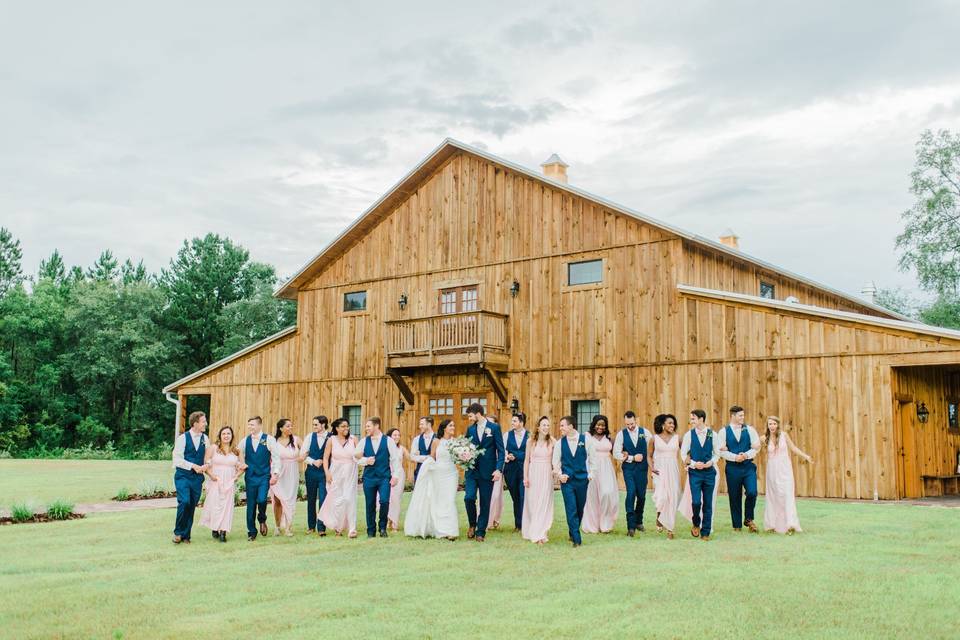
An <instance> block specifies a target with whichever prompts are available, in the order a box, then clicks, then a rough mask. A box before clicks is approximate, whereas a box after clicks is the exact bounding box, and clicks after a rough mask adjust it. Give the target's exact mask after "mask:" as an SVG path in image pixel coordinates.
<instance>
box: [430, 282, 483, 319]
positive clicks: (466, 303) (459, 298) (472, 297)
mask: <svg viewBox="0 0 960 640" xmlns="http://www.w3.org/2000/svg"><path fill="white" fill-rule="evenodd" d="M479 295H480V293H479V288H478V287H477V285H475V284H472V285H468V286H466V287H451V288H450V289H441V290H440V300H439V302H440V307H439V309H437V312H438V313H441V314H447V313H461V312H463V311H476V310H477V309H478V308H479V304H480V298H479Z"/></svg>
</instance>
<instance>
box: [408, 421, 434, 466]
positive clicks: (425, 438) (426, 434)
mask: <svg viewBox="0 0 960 640" xmlns="http://www.w3.org/2000/svg"><path fill="white" fill-rule="evenodd" d="M419 426H420V433H419V434H418V435H416V436H414V437H413V440H412V441H411V442H410V459H411V460H413V461H414V462H416V463H417V466H416V467H414V469H413V481H414V482H416V481H417V476H418V475H420V466H421V465H422V464H423V463H424V461H425V460H426V459H427V458H429V457H430V446H431V445H432V444H433V416H423V417H422V418H420V425H419Z"/></svg>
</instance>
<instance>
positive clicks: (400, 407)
mask: <svg viewBox="0 0 960 640" xmlns="http://www.w3.org/2000/svg"><path fill="white" fill-rule="evenodd" d="M394 408H395V409H396V411H397V417H398V418H399V417H400V416H402V415H403V412H404V410H405V409H406V408H407V405H405V404H404V403H403V398H401V399H400V400H397V406H396V407H394Z"/></svg>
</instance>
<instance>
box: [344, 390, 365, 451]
mask: <svg viewBox="0 0 960 640" xmlns="http://www.w3.org/2000/svg"><path fill="white" fill-rule="evenodd" d="M347 407H360V424H358V425H357V432H356V433H354V432H353V426H352V425H351V428H350V435H355V436H356V437H357V442H360V440H362V439H363V423H364V422H365V421H364V419H363V403H362V402H356V401H350V400H347V401H345V402H344V403H343V404H341V405H340V417H341V418H346V417H347V416H346V415H344V414H345V413H346V409H347Z"/></svg>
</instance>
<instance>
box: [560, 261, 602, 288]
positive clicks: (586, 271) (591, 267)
mask: <svg viewBox="0 0 960 640" xmlns="http://www.w3.org/2000/svg"><path fill="white" fill-rule="evenodd" d="M594 282H603V260H587V261H585V262H571V263H570V264H568V265H567V284H568V285H571V286H573V285H577V284H592V283H594Z"/></svg>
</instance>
